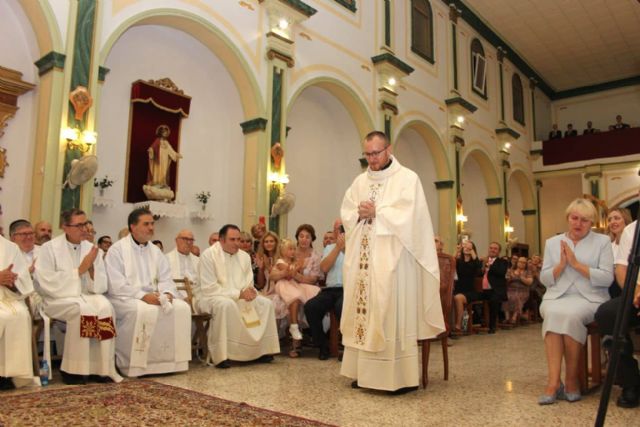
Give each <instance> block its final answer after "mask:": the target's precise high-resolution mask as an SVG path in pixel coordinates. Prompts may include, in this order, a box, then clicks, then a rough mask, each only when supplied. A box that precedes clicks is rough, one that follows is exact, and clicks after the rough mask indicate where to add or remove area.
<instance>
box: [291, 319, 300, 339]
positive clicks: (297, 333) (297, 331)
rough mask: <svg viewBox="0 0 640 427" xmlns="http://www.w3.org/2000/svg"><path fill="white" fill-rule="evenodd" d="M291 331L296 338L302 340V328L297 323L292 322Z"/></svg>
mask: <svg viewBox="0 0 640 427" xmlns="http://www.w3.org/2000/svg"><path fill="white" fill-rule="evenodd" d="M289 333H290V334H291V337H292V338H293V339H294V340H296V341H300V340H302V334H301V333H300V329H299V328H298V324H297V323H292V324H291V326H289Z"/></svg>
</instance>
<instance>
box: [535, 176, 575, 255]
mask: <svg viewBox="0 0 640 427" xmlns="http://www.w3.org/2000/svg"><path fill="white" fill-rule="evenodd" d="M540 181H541V182H542V188H541V189H540V205H541V207H540V214H541V217H542V221H541V230H540V238H541V240H542V246H543V248H544V242H545V241H546V240H547V239H548V238H550V237H553V236H555V235H556V234H558V233H564V232H565V231H567V221H566V216H565V211H566V209H567V206H569V203H571V201H572V200H574V199H576V198H578V197H581V196H582V194H583V191H582V190H583V189H582V176H581V174H580V173H567V174H564V175H557V176H553V177H543V178H541V179H540Z"/></svg>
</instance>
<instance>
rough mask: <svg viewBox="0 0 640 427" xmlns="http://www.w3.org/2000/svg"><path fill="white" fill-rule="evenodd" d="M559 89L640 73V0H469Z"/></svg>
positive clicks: (466, 0) (501, 35)
mask: <svg viewBox="0 0 640 427" xmlns="http://www.w3.org/2000/svg"><path fill="white" fill-rule="evenodd" d="M464 3H465V4H466V5H467V6H469V8H470V9H472V10H473V11H474V12H475V13H476V15H478V16H479V17H480V18H481V19H482V20H483V21H484V22H485V23H486V24H487V25H488V26H489V27H490V28H491V29H492V30H493V31H494V32H495V33H496V34H498V35H499V36H500V37H501V38H502V39H503V40H504V41H505V42H506V43H507V44H508V45H509V46H510V47H511V48H512V49H514V50H515V51H516V52H517V53H518V54H519V55H520V57H521V58H522V59H524V60H525V61H526V62H527V63H528V64H529V65H530V66H531V67H532V68H533V69H534V70H535V71H536V72H537V73H538V74H539V75H540V76H541V77H542V78H543V79H544V80H545V81H546V82H547V83H548V84H549V85H550V86H551V87H552V88H553V89H554V90H555V91H561V90H566V89H572V88H576V87H581V86H589V85H594V84H598V83H604V82H608V81H612V80H619V79H624V78H627V77H633V76H638V75H640V0H464Z"/></svg>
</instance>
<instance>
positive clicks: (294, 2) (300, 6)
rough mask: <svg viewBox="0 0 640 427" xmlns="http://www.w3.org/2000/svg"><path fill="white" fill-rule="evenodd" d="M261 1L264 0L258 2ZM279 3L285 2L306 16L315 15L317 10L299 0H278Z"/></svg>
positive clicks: (261, 0)
mask: <svg viewBox="0 0 640 427" xmlns="http://www.w3.org/2000/svg"><path fill="white" fill-rule="evenodd" d="M262 2H264V0H260V3H262ZM280 3H283V4H286V5H287V6H289V7H290V8H292V9H295V10H296V11H298V12H300V13H302V14H303V15H304V16H306V17H307V18H309V17H311V16H313V15H315V14H316V12H318V11H317V10H316V9H314V8H312V7H311V6H309V5H308V4H306V3H305V2H303V1H301V0H280Z"/></svg>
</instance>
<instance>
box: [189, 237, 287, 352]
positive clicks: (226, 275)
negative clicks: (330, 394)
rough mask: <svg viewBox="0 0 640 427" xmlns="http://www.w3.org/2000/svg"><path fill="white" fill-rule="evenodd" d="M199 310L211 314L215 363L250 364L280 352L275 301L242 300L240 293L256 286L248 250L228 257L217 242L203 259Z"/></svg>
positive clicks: (211, 333)
mask: <svg viewBox="0 0 640 427" xmlns="http://www.w3.org/2000/svg"><path fill="white" fill-rule="evenodd" d="M198 270H199V285H200V291H199V293H198V295H197V296H196V298H197V300H196V307H197V308H198V310H200V312H201V313H210V314H211V316H212V319H211V322H210V323H209V332H208V347H209V358H210V360H211V361H213V363H214V364H218V363H220V362H222V361H224V360H227V359H229V360H237V361H249V360H255V359H257V358H259V357H260V356H263V355H268V354H276V353H279V352H280V343H279V341H278V331H277V328H276V318H275V313H274V311H273V306H272V305H271V300H269V299H268V298H265V297H263V296H261V295H258V296H257V297H256V298H255V299H254V300H253V301H251V302H246V301H244V300H241V299H240V291H242V290H243V289H245V288H251V287H253V272H252V270H251V258H250V257H249V255H248V254H247V253H246V252H244V251H238V252H236V253H235V254H233V255H232V254H228V253H226V252H224V250H223V249H222V245H221V244H220V243H219V242H217V243H215V244H213V246H211V247H209V248H208V249H206V250H205V251H204V252H203V253H202V255H201V256H200V264H199V266H198Z"/></svg>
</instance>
